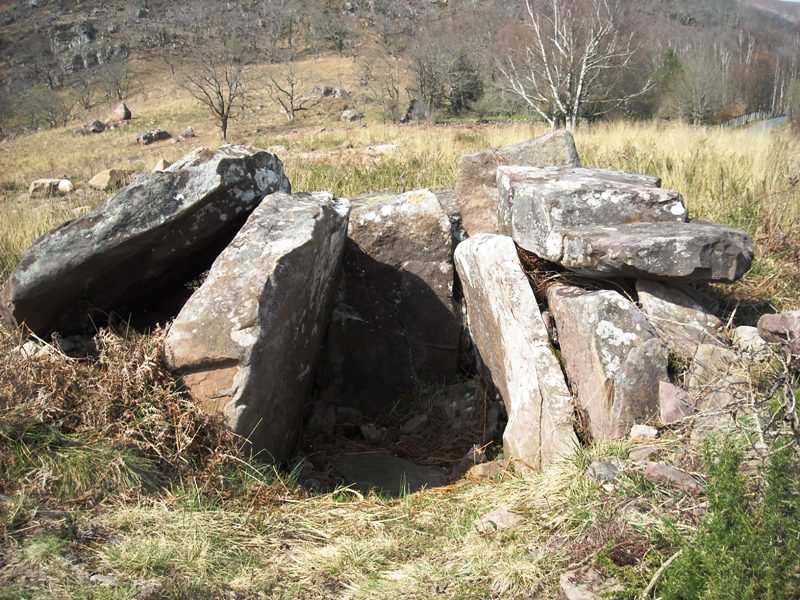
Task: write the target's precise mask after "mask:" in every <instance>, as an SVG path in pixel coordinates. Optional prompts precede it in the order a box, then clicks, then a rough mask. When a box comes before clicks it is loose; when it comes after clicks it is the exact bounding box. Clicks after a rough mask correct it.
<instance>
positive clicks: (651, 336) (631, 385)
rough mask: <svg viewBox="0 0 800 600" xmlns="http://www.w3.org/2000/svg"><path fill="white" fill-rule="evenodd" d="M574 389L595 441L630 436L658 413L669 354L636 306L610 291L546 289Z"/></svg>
mask: <svg viewBox="0 0 800 600" xmlns="http://www.w3.org/2000/svg"><path fill="white" fill-rule="evenodd" d="M547 299H548V306H549V310H550V312H551V313H552V315H553V317H554V318H555V321H556V327H557V328H558V340H559V345H560V347H561V355H562V357H563V359H564V363H565V366H566V371H567V378H568V379H569V382H570V386H571V388H572V391H573V392H574V393H575V394H576V395H577V398H578V404H579V405H580V407H581V408H582V409H583V411H584V412H585V415H586V417H587V419H588V429H589V433H590V434H591V437H592V439H593V440H595V441H597V442H604V441H608V440H612V439H615V438H621V437H625V436H626V435H628V433H629V432H630V429H631V427H632V426H633V425H634V424H636V423H646V422H648V421H650V420H652V419H654V418H655V417H657V416H658V414H659V403H658V397H659V382H661V381H668V378H667V362H668V352H667V348H666V346H665V345H664V344H663V343H662V342H661V340H660V339H659V338H658V335H657V334H656V331H655V329H654V328H653V327H652V326H651V325H650V323H648V321H647V319H646V318H645V317H644V315H643V314H642V313H641V312H639V309H638V308H636V305H634V304H633V302H631V301H630V300H628V299H626V298H624V297H623V296H621V295H620V294H618V293H617V292H615V291H611V290H599V291H587V290H584V289H581V288H577V287H573V286H568V285H563V284H556V285H553V286H551V287H550V288H549V289H548V291H547Z"/></svg>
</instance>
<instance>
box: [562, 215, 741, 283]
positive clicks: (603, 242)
mask: <svg viewBox="0 0 800 600" xmlns="http://www.w3.org/2000/svg"><path fill="white" fill-rule="evenodd" d="M556 240H560V242H559V241H556ZM552 249H553V252H552V254H550V256H552V257H553V258H551V259H550V260H552V261H553V262H557V263H558V264H560V265H562V266H564V267H566V268H568V269H570V270H572V271H576V272H578V273H582V274H584V275H590V276H595V277H615V276H616V277H619V276H622V277H631V278H643V279H660V280H672V281H694V282H720V283H732V282H734V281H736V280H738V279H740V278H741V277H742V276H743V275H744V274H745V273H746V272H747V270H748V269H749V268H750V265H751V264H752V262H753V243H752V241H751V240H750V237H749V236H748V235H747V234H746V233H745V232H743V231H739V230H738V229H732V228H730V227H725V226H724V225H717V224H716V223H706V222H702V221H692V222H690V223H669V222H668V223H631V224H627V225H620V226H618V227H583V228H575V229H566V230H563V231H561V232H560V233H558V234H555V235H554V236H553V243H552Z"/></svg>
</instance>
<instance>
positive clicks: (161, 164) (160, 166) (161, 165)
mask: <svg viewBox="0 0 800 600" xmlns="http://www.w3.org/2000/svg"><path fill="white" fill-rule="evenodd" d="M171 164H172V163H171V162H169V161H168V160H166V159H164V158H162V159H160V160H159V161H158V162H157V163H156V164H155V166H154V167H153V173H159V172H160V171H164V170H166V169H167V168H168V167H169V166H170V165H171Z"/></svg>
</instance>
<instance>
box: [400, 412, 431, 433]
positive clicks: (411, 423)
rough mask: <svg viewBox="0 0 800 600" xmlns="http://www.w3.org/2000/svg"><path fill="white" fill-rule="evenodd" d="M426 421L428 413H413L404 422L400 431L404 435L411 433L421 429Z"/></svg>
mask: <svg viewBox="0 0 800 600" xmlns="http://www.w3.org/2000/svg"><path fill="white" fill-rule="evenodd" d="M427 423H428V415H414V416H413V417H411V418H410V419H409V420H408V421H406V422H405V424H404V425H403V428H402V430H401V431H402V432H403V433H404V434H406V435H413V434H415V433H419V432H420V431H422V430H423V429H424V428H425V425H426V424H427Z"/></svg>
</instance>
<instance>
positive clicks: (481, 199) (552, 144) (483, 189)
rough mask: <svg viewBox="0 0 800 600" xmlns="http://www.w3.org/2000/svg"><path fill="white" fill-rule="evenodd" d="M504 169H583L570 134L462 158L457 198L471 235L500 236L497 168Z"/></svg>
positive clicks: (493, 149) (564, 132)
mask: <svg viewBox="0 0 800 600" xmlns="http://www.w3.org/2000/svg"><path fill="white" fill-rule="evenodd" d="M501 165H529V166H533V167H545V166H548V165H570V166H574V167H577V166H580V159H579V158H578V152H577V150H576V149H575V141H574V140H573V139H572V134H571V133H569V132H568V131H563V130H562V131H554V132H552V133H548V134H547V135H543V136H541V137H538V138H536V139H533V140H530V141H527V142H523V143H521V144H515V145H513V146H505V147H503V148H489V149H487V150H482V151H481V152H476V153H474V154H467V155H465V156H463V157H462V158H461V162H460V163H459V166H458V177H457V179H456V195H457V198H458V203H459V205H460V206H461V213H462V215H463V220H464V228H465V229H466V231H467V232H468V233H469V234H470V235H474V234H476V233H480V232H485V233H498V231H499V228H498V220H497V200H498V195H497V182H496V176H497V168H498V167H499V166H501Z"/></svg>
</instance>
